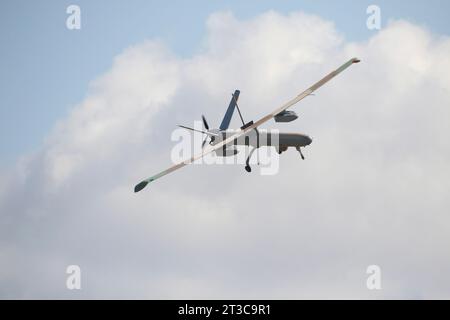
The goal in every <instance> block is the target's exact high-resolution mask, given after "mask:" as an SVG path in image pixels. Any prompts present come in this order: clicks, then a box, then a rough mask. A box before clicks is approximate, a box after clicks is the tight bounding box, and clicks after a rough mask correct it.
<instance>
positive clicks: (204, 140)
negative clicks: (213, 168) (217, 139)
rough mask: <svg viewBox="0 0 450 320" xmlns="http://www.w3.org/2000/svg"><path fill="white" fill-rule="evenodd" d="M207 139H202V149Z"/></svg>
mask: <svg viewBox="0 0 450 320" xmlns="http://www.w3.org/2000/svg"><path fill="white" fill-rule="evenodd" d="M207 139H208V136H206V137H205V139H203V142H202V149H203V148H204V147H205V144H206V140H207Z"/></svg>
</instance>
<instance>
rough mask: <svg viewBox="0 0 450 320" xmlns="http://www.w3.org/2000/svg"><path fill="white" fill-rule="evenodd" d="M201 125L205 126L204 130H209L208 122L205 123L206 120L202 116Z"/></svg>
mask: <svg viewBox="0 0 450 320" xmlns="http://www.w3.org/2000/svg"><path fill="white" fill-rule="evenodd" d="M202 120H203V125H204V126H205V128H206V130H209V126H208V122H207V121H206V118H205V116H204V115H202Z"/></svg>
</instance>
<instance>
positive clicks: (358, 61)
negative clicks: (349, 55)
mask: <svg viewBox="0 0 450 320" xmlns="http://www.w3.org/2000/svg"><path fill="white" fill-rule="evenodd" d="M352 62H353V63H360V62H361V60H360V59H358V58H353V59H352Z"/></svg>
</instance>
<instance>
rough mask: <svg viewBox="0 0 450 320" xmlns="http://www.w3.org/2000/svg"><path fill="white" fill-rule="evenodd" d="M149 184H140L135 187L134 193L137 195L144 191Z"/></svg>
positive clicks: (145, 182)
mask: <svg viewBox="0 0 450 320" xmlns="http://www.w3.org/2000/svg"><path fill="white" fill-rule="evenodd" d="M147 184H148V181H146V180H144V181H141V182H139V183H138V184H137V185H136V186H135V187H134V192H135V193H136V192H139V191H141V190H142V189H144V188H145V187H146V186H147Z"/></svg>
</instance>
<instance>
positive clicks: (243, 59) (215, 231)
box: [0, 2, 450, 298]
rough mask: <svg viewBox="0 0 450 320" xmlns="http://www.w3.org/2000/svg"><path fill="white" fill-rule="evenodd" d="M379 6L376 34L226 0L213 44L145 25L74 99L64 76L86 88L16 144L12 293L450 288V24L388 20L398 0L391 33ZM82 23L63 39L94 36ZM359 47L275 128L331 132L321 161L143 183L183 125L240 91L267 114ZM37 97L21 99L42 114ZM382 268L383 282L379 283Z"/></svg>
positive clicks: (209, 169)
mask: <svg viewBox="0 0 450 320" xmlns="http://www.w3.org/2000/svg"><path fill="white" fill-rule="evenodd" d="M427 3H428V2H427ZM153 5H154V6H155V8H157V7H158V4H157V3H154V4H153ZM322 6H323V7H324V8H325V7H326V3H324V2H322ZM366 7H367V6H365V7H364V6H362V7H361V11H360V12H359V13H358V14H359V16H358V15H353V16H352V20H353V21H354V22H353V24H354V27H355V28H359V29H360V30H364V31H361V33H360V34H356V33H351V32H346V31H342V30H341V29H340V28H339V27H338V26H337V24H336V22H335V21H334V19H333V15H332V14H331V15H330V14H329V13H328V11H326V12H327V14H326V15H325V16H322V15H320V12H314V11H315V10H307V9H308V8H304V7H302V5H298V6H297V7H296V8H290V7H282V8H276V7H273V8H272V9H273V10H268V9H270V8H264V10H261V8H259V9H258V10H255V12H254V13H253V14H250V13H249V12H247V13H246V14H245V15H243V16H242V14H240V11H239V10H238V9H239V8H235V9H233V8H219V9H220V10H216V8H208V9H209V10H210V11H211V12H209V13H208V14H207V17H206V18H205V19H203V20H201V21H200V22H201V23H202V25H203V26H204V30H203V33H202V37H201V39H200V41H197V42H195V44H194V45H193V44H190V45H191V46H195V48H196V49H185V50H184V51H183V50H180V49H179V48H178V47H176V46H171V45H170V43H171V41H170V40H166V39H165V37H164V33H161V35H159V36H158V35H155V36H149V37H144V38H142V39H135V38H133V36H130V43H128V44H127V45H126V46H124V47H123V48H122V49H120V50H117V51H116V53H115V56H114V57H111V58H110V60H109V61H104V63H105V64H106V65H109V67H108V68H105V70H104V71H103V72H100V73H97V75H96V76H92V77H91V78H90V79H88V80H89V81H88V80H86V81H85V82H83V83H82V84H81V85H80V84H78V85H77V87H76V88H75V89H74V90H73V91H70V89H68V88H67V87H66V85H63V84H61V88H63V89H64V90H67V91H68V92H69V91H70V92H72V94H69V95H68V96H67V97H66V100H65V102H63V105H60V106H59V108H60V109H61V110H62V111H61V110H60V111H58V112H56V113H53V112H51V111H49V109H43V110H41V111H42V112H44V111H47V112H48V113H50V114H51V115H50V116H48V117H47V118H45V119H47V120H45V121H43V122H44V123H45V122H46V121H48V122H51V125H47V126H45V125H44V126H43V127H46V132H47V133H46V134H45V135H44V136H43V137H42V139H41V140H40V139H39V138H36V135H37V136H38V135H39V134H38V132H39V131H40V130H43V129H39V130H36V131H33V130H32V129H30V130H28V129H26V128H25V129H23V132H22V134H20V132H19V131H12V132H10V134H9V135H8V137H9V139H8V141H9V143H11V141H15V139H17V141H24V140H26V141H28V142H26V143H22V142H18V144H21V145H22V146H21V147H20V148H19V149H23V148H24V149H27V150H23V151H20V152H19V151H18V150H19V149H14V148H12V147H11V148H10V147H8V146H9V145H10V144H5V150H7V151H4V153H3V154H4V156H3V158H4V160H3V161H2V163H3V164H2V167H1V170H0V177H1V179H0V213H1V216H0V217H1V224H0V263H1V267H0V296H1V297H2V298H449V297H450V276H448V275H447V273H448V272H446V271H447V270H449V268H450V254H449V253H448V244H449V243H450V233H449V231H450V217H449V215H448V211H449V210H448V208H449V207H450V200H449V197H448V195H447V190H448V189H449V187H450V172H449V170H448V163H449V158H450V150H449V148H448V136H450V128H449V126H448V124H449V119H450V110H449V108H448V106H449V104H450V91H449V88H450V76H449V74H450V59H449V58H448V57H449V56H450V39H449V38H448V32H447V31H448V30H447V29H445V27H447V26H448V25H446V26H445V27H443V26H442V25H439V23H436V22H434V24H433V23H431V22H430V25H428V24H427V23H426V22H427V21H431V20H438V19H430V18H426V19H424V20H420V19H419V17H421V16H420V15H418V16H416V17H415V18H412V19H410V18H409V17H408V15H406V17H405V18H401V17H395V18H392V17H391V16H389V15H387V16H383V12H384V11H383V5H382V4H380V7H381V10H382V18H383V24H382V29H381V30H380V31H371V32H369V31H368V30H367V28H366V25H365V22H366V18H367V15H366V12H365V8H366ZM81 8H82V19H83V4H81ZM104 9H105V11H107V8H106V7H105V8H104ZM10 10H11V12H20V8H19V7H15V10H16V11H14V10H13V9H10ZM405 10H410V9H408V8H405ZM442 10H443V9H442V7H441V8H440V11H442ZM316 11H319V10H318V9H317V8H316ZM101 12H102V11H101V10H100V11H98V14H99V15H100V14H101ZM62 13H63V18H62V19H61V21H62V28H65V24H64V23H65V21H64V19H65V17H66V15H65V8H63V10H62ZM91 16H92V15H91ZM337 16H339V17H340V14H339V15H337ZM358 17H359V20H360V21H357V20H358ZM436 17H439V15H436V16H435V18H436ZM197 18H198V17H197ZM347 18H348V19H349V17H347ZM123 19H125V20H127V21H129V20H133V17H132V16H126V17H123ZM418 20H420V22H418ZM83 21H84V20H82V30H80V31H68V30H64V29H63V30H62V31H61V32H66V33H67V32H69V34H68V35H67V37H69V36H72V34H71V33H70V32H79V34H77V35H76V37H83V36H85V37H89V28H88V26H89V24H87V25H84V24H83ZM88 21H90V24H92V25H94V24H95V22H94V21H95V20H94V19H92V18H90V20H88ZM196 21H197V20H196ZM438 21H439V20H438ZM4 23H5V22H3V24H4ZM197 23H198V21H197ZM343 29H346V30H347V29H349V28H343ZM365 32H367V33H368V34H369V35H368V36H366V37H365V36H364V35H363V33H365ZM349 34H350V36H349ZM42 37H43V38H45V33H44V34H42ZM41 39H42V38H41ZM7 40H8V39H7ZM137 40H138V41H137ZM41 41H43V40H41ZM38 45H39V43H38ZM42 45H43V46H44V47H45V42H44V44H42ZM101 47H102V46H101V43H100V45H99V48H101ZM99 50H100V51H101V49H99ZM22 54H24V55H32V51H28V52H27V53H22ZM53 54H54V55H55V57H59V58H58V59H61V60H64V59H65V58H64V52H59V51H56V52H53ZM354 56H357V57H359V58H361V60H362V63H361V64H358V65H355V66H352V67H351V68H350V69H349V70H347V71H346V72H345V73H343V74H342V75H340V76H339V77H338V78H336V79H334V80H333V81H332V82H331V83H329V84H328V85H327V86H325V87H323V88H321V89H320V91H318V92H317V95H316V96H315V97H311V98H308V99H306V100H304V101H303V102H302V103H300V104H299V105H297V106H296V108H295V110H296V111H297V112H298V113H299V114H300V118H299V119H298V120H297V121H295V122H293V123H290V124H286V125H283V126H280V125H278V126H276V127H278V128H280V129H282V130H289V131H300V132H305V133H307V134H309V135H311V136H312V137H313V138H314V141H313V144H312V145H311V146H310V147H308V148H306V150H305V155H306V158H307V159H306V161H301V160H300V157H299V155H298V153H297V152H296V151H295V150H288V152H286V153H284V154H283V155H282V157H281V158H280V172H279V174H277V175H275V176H261V175H259V174H258V172H257V171H256V172H254V173H252V174H247V173H246V172H245V171H244V169H243V167H242V166H190V167H187V168H185V169H183V170H180V171H178V172H177V173H174V174H172V175H170V176H167V177H165V178H163V179H161V180H159V181H157V182H155V183H154V184H152V185H150V186H149V187H148V188H147V189H145V190H144V191H143V192H141V193H139V194H134V193H133V192H132V190H133V186H134V185H135V183H136V182H138V181H140V180H141V179H142V178H145V177H147V176H148V175H151V174H154V173H156V172H158V171H159V170H161V169H164V168H166V167H167V166H168V165H169V164H170V152H171V148H172V147H173V145H174V143H173V142H172V141H171V140H170V136H171V133H172V131H173V130H174V128H175V125H176V124H178V123H184V124H186V125H192V124H193V121H194V120H198V119H200V115H201V114H205V115H206V116H207V118H208V120H209V122H210V124H211V125H216V126H217V125H218V124H219V123H220V119H221V116H222V115H223V113H224V112H225V108H226V105H227V103H228V101H229V97H230V93H231V92H233V90H234V89H236V88H239V89H240V90H241V97H240V106H241V108H242V111H243V113H244V117H245V118H246V119H248V120H250V119H253V120H256V119H257V118H259V117H260V116H261V115H263V114H265V113H266V112H268V111H271V110H272V109H273V108H274V107H277V106H279V105H280V104H281V103H284V102H285V101H286V100H288V99H290V98H291V97H293V96H295V95H296V94H298V93H299V92H300V91H302V90H303V89H305V88H306V87H308V86H309V85H311V84H312V83H314V82H315V81H317V80H318V79H320V78H321V77H322V76H324V75H325V74H327V73H328V72H329V71H331V70H332V69H334V68H336V67H337V66H339V65H341V64H342V63H343V62H345V61H347V60H348V59H350V58H351V57H354ZM4 58H5V57H4ZM83 59H86V64H87V66H84V67H85V68H86V69H89V70H90V71H89V72H93V71H92V70H91V68H89V64H90V63H93V62H92V60H89V59H87V58H85V57H84V58H83ZM2 60H3V61H4V60H5V59H2ZM14 61H16V60H14ZM81 61H84V60H81ZM67 65H71V63H70V61H67ZM75 66H78V67H79V68H81V70H84V69H83V64H81V63H79V62H77V63H76V64H75ZM9 68H13V66H10V67H9ZM68 68H71V67H68ZM8 70H9V69H8ZM69 70H71V69H69ZM42 71H46V72H48V73H50V74H51V73H54V72H57V73H58V74H59V71H54V70H53V69H49V70H42ZM89 72H86V73H83V71H80V73H83V75H82V76H80V75H78V76H75V78H76V79H78V80H80V79H82V78H83V77H84V76H86V74H88V73H89ZM48 73H46V74H42V77H43V78H46V77H49V75H48ZM62 74H64V75H65V76H62V75H61V76H59V77H56V78H55V77H52V81H53V82H52V83H49V84H45V83H44V85H43V86H45V87H46V88H47V89H46V90H48V89H51V92H54V94H55V96H53V95H52V94H51V93H46V94H42V97H41V99H38V100H37V102H36V106H42V105H45V101H50V102H51V101H53V102H55V101H57V100H64V99H63V97H64V96H65V94H64V93H61V92H60V87H59V85H58V82H61V83H65V82H64V81H65V77H68V78H71V73H70V72H68V73H67V72H63V73H62ZM22 75H26V73H25V74H22ZM34 77H36V78H37V79H40V73H37V74H34ZM28 80H29V79H28V78H26V79H25V80H23V81H24V83H25V84H26V86H28V85H29V83H28V82H27V81H28ZM69 81H70V80H69ZM10 86H11V88H19V87H20V82H14V83H13V84H10ZM80 88H84V93H83V94H82V95H81V96H80V97H79V99H78V100H77V102H76V101H75V102H73V104H71V101H72V99H75V97H76V96H77V95H78V90H81V89H80ZM14 90H18V89H11V91H12V92H16V91H14ZM5 91H6V90H5ZM33 92H34V91H33ZM22 95H23V96H27V93H26V92H23V91H22ZM9 97H10V96H9ZM55 97H57V98H55ZM8 106H9V107H7V104H5V107H4V108H2V122H8V123H10V124H9V125H10V126H12V127H15V128H16V129H17V128H20V126H19V125H14V126H13V125H12V124H11V123H13V124H14V123H16V122H14V121H12V120H11V121H8V120H5V119H7V116H9V117H10V119H15V117H16V116H17V115H18V114H20V112H19V111H13V110H12V109H11V108H10V104H8ZM36 106H34V105H30V104H28V105H21V107H18V108H19V109H20V110H22V111H21V112H24V111H28V110H30V112H32V113H36V114H40V112H41V111H40V110H39V109H38V108H37V107H36ZM36 109H37V110H36ZM44 113H45V112H44ZM58 114H59V116H57V115H58ZM5 117H6V118H5ZM29 117H31V119H32V118H33V117H34V116H29ZM52 117H57V118H58V120H57V121H50V119H52ZM36 119H40V118H39V116H36ZM236 120H237V119H234V124H236V125H237V124H238V121H236ZM267 127H269V128H270V127H275V125H274V123H269V124H268V125H267ZM28 137H29V138H28ZM3 138H5V137H3ZM33 139H35V140H33ZM39 141H42V142H39ZM27 144H29V145H32V146H31V147H30V146H28V147H27V146H26V145H27ZM2 148H3V147H2ZM17 153H19V154H20V155H19V154H17ZM11 159H14V160H11ZM71 264H77V265H79V266H80V267H81V270H82V290H80V291H69V290H67V289H66V287H65V283H66V277H67V275H66V273H65V270H66V267H67V266H68V265H71ZM372 264H376V265H379V266H380V267H381V269H382V288H383V289H382V290H380V291H370V290H368V289H367V288H366V278H367V274H366V268H367V266H369V265H372Z"/></svg>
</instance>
